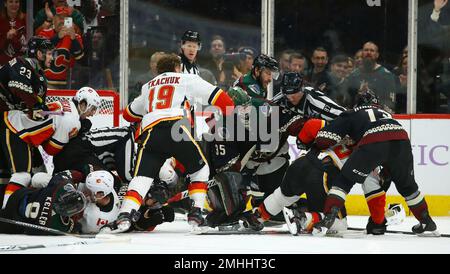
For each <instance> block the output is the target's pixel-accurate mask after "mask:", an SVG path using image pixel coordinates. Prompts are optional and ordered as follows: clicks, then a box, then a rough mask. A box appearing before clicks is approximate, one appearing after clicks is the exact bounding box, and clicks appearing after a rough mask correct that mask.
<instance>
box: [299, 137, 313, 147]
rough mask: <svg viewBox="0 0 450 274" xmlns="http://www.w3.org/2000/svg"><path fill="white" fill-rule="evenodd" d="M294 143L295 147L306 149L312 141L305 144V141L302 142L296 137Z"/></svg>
mask: <svg viewBox="0 0 450 274" xmlns="http://www.w3.org/2000/svg"><path fill="white" fill-rule="evenodd" d="M295 144H296V145H297V148H298V149H299V150H308V149H310V148H311V145H312V143H311V144H305V143H303V142H302V141H300V139H299V138H297V140H296V141H295Z"/></svg>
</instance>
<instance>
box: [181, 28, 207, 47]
mask: <svg viewBox="0 0 450 274" xmlns="http://www.w3.org/2000/svg"><path fill="white" fill-rule="evenodd" d="M186 41H191V42H197V43H199V44H201V42H202V39H200V34H198V32H197V31H192V30H187V31H185V32H184V34H183V36H182V37H181V43H184V42H186Z"/></svg>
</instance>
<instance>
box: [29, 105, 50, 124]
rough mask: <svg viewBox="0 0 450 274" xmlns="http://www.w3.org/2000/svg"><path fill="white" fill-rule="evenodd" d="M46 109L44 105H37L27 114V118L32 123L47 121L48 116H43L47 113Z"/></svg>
mask: <svg viewBox="0 0 450 274" xmlns="http://www.w3.org/2000/svg"><path fill="white" fill-rule="evenodd" d="M48 110H49V109H48V107H47V106H46V105H41V104H39V105H38V104H37V105H36V106H34V107H33V109H31V110H30V111H29V112H28V117H29V118H30V119H31V120H34V121H42V120H45V119H47V117H48V115H45V114H44V112H45V111H48Z"/></svg>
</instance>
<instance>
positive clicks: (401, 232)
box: [348, 227, 450, 238]
mask: <svg viewBox="0 0 450 274" xmlns="http://www.w3.org/2000/svg"><path fill="white" fill-rule="evenodd" d="M348 230H354V231H365V230H366V229H365V228H359V227H349V228H348ZM386 233H390V234H403V235H415V236H419V237H426V236H421V235H419V234H415V233H414V232H409V231H399V230H386ZM430 237H437V236H430ZM440 237H444V238H450V234H440Z"/></svg>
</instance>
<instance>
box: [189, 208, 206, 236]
mask: <svg viewBox="0 0 450 274" xmlns="http://www.w3.org/2000/svg"><path fill="white" fill-rule="evenodd" d="M188 224H189V225H191V230H190V233H192V234H202V233H204V232H206V231H208V230H209V227H208V225H207V223H206V220H205V218H203V215H202V210H201V209H200V208H198V207H192V208H191V210H190V212H189V213H188Z"/></svg>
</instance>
